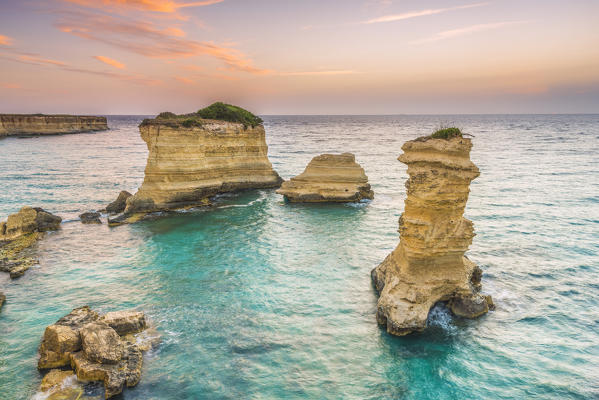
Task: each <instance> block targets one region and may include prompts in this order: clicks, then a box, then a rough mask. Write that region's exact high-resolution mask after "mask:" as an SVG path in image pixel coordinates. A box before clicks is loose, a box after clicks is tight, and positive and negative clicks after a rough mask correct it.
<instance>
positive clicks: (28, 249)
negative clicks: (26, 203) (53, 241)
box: [0, 207, 62, 279]
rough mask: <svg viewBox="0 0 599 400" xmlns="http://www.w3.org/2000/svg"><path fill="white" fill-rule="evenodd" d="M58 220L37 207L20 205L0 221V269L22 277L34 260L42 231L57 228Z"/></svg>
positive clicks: (11, 275)
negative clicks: (18, 209) (21, 206)
mask: <svg viewBox="0 0 599 400" xmlns="http://www.w3.org/2000/svg"><path fill="white" fill-rule="evenodd" d="M61 221H62V218H60V217H58V216H56V215H53V214H51V213H49V212H47V211H44V210H43V209H41V208H39V207H33V208H32V207H23V208H21V210H20V211H19V212H18V213H16V214H11V215H9V216H8V219H7V220H6V221H5V222H0V271H4V272H8V273H9V274H10V277H11V278H13V279H14V278H18V277H19V276H22V275H23V274H24V273H25V271H27V270H28V269H29V268H30V267H31V266H32V265H34V264H35V263H36V262H37V261H36V259H35V251H34V247H35V244H36V243H37V241H38V240H39V239H40V238H41V236H42V235H43V232H46V231H50V230H56V229H59V227H60V222H61Z"/></svg>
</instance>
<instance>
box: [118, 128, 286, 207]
mask: <svg viewBox="0 0 599 400" xmlns="http://www.w3.org/2000/svg"><path fill="white" fill-rule="evenodd" d="M140 131H141V137H142V139H143V140H144V141H145V142H146V144H147V146H148V150H149V154H148V162H147V165H146V169H145V176H144V181H143V183H142V185H141V187H140V188H139V190H138V192H137V193H136V194H135V195H134V196H132V197H130V198H129V199H128V200H127V208H126V210H125V213H127V214H128V213H135V212H145V211H155V210H166V209H176V208H181V207H185V206H191V205H201V204H203V203H205V202H206V200H207V198H208V197H210V196H213V195H216V194H219V193H226V192H232V191H237V190H242V189H259V188H274V187H279V186H280V184H281V181H282V180H281V178H280V177H279V175H278V174H277V173H276V172H275V171H274V170H273V168H272V164H271V163H270V161H269V160H268V156H267V152H268V147H267V145H266V140H265V131H264V127H263V126H262V125H256V126H255V127H251V126H245V127H244V125H243V124H240V123H233V122H225V121H217V120H199V122H198V123H196V124H194V125H192V126H184V125H183V124H181V123H177V122H165V121H164V120H162V121H161V120H146V121H144V123H142V124H141V125H140Z"/></svg>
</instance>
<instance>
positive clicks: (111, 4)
mask: <svg viewBox="0 0 599 400" xmlns="http://www.w3.org/2000/svg"><path fill="white" fill-rule="evenodd" d="M63 1H66V2H68V3H73V4H77V5H80V6H84V7H91V8H100V9H102V8H107V7H108V8H113V9H127V8H128V9H137V10H142V11H153V12H160V13H175V12H177V11H178V10H179V9H180V8H185V7H202V6H209V5H212V4H217V3H222V2H223V1H224V0H204V1H195V2H191V3H177V2H175V1H172V0H63Z"/></svg>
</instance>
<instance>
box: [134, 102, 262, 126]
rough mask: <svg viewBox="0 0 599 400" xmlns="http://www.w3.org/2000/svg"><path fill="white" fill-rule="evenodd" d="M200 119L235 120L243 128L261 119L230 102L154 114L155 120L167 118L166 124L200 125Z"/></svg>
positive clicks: (256, 123) (255, 124) (257, 123)
mask: <svg viewBox="0 0 599 400" xmlns="http://www.w3.org/2000/svg"><path fill="white" fill-rule="evenodd" d="M202 119H215V120H219V121H228V122H237V123H240V124H243V126H244V127H245V128H247V127H248V126H251V127H252V128H253V127H255V126H257V125H260V124H261V123H262V119H261V118H260V117H258V116H256V115H254V114H252V113H251V112H249V111H247V110H244V109H243V108H241V107H237V106H234V105H231V104H225V103H221V102H217V103H214V104H211V105H210V106H208V107H206V108H202V109H201V110H199V111H198V112H195V113H191V114H182V115H177V114H175V113H172V112H169V111H165V112H161V113H160V114H158V115H157V116H156V120H167V121H165V122H166V123H167V124H176V125H182V126H184V127H186V128H190V127H192V126H199V127H201V126H202V121H201V120H202ZM150 121H151V120H144V122H142V125H143V124H144V123H149V122H150Z"/></svg>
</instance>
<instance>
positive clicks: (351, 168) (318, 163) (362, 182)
mask: <svg viewBox="0 0 599 400" xmlns="http://www.w3.org/2000/svg"><path fill="white" fill-rule="evenodd" d="M277 193H278V194H282V195H283V196H285V199H287V200H288V201H291V202H298V203H299V202H305V203H319V202H339V203H347V202H357V201H360V200H363V199H372V198H374V192H373V191H372V190H371V189H370V184H369V183H368V177H367V176H366V174H365V173H364V169H363V168H362V167H361V166H360V164H358V163H357V162H356V157H355V156H354V155H353V154H351V153H343V154H321V155H319V156H316V157H314V158H313V159H312V161H310V163H309V164H308V166H307V167H306V169H305V170H304V172H302V173H301V174H300V175H298V176H296V177H294V178H291V179H290V180H288V181H286V182H283V184H282V185H281V188H280V189H278V190H277Z"/></svg>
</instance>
